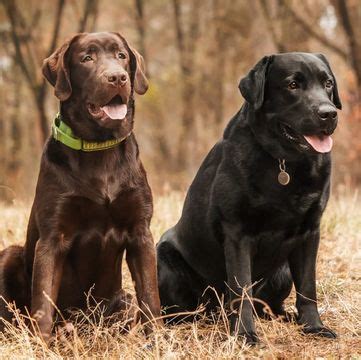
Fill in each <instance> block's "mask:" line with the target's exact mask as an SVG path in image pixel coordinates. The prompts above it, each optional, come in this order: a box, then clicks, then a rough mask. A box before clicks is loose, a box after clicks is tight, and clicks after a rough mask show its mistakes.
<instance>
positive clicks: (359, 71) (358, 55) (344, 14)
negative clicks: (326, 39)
mask: <svg viewBox="0 0 361 360" xmlns="http://www.w3.org/2000/svg"><path fill="white" fill-rule="evenodd" d="M332 3H333V5H334V7H335V9H336V13H337V15H338V19H339V22H340V24H341V25H342V28H343V30H344V33H345V35H346V39H347V45H348V54H349V56H350V60H351V66H352V68H353V70H354V72H355V76H356V80H357V85H358V96H360V90H361V42H360V41H359V40H358V36H357V34H356V32H355V27H356V26H360V24H359V23H358V24H357V25H356V24H353V23H352V20H351V16H350V12H352V11H353V10H352V9H351V6H348V5H347V2H346V0H333V1H332ZM354 6H355V9H354V11H357V10H358V13H360V12H361V6H360V3H359V2H358V3H355V5H354ZM357 6H358V9H356V7H357Z"/></svg>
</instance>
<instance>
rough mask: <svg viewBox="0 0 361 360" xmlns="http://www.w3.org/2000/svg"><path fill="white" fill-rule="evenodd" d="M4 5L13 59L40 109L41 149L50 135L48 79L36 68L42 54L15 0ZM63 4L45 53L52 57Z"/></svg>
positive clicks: (57, 10) (38, 127) (3, 1)
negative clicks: (39, 52) (12, 46)
mask: <svg viewBox="0 0 361 360" xmlns="http://www.w3.org/2000/svg"><path fill="white" fill-rule="evenodd" d="M2 4H3V6H4V8H5V12H6V15H7V18H8V20H9V22H10V36H11V40H12V42H13V45H14V48H15V54H14V60H15V62H16V63H17V64H18V65H19V67H20V69H21V71H22V73H23V77H24V78H25V80H26V82H27V84H28V86H29V89H30V91H31V94H32V96H33V99H34V103H35V105H36V109H37V112H38V122H37V132H38V143H39V147H40V148H41V147H42V144H44V142H45V140H46V139H47V137H48V136H49V126H48V122H47V117H46V112H45V102H46V95H47V91H46V82H45V79H43V78H42V77H39V75H38V71H37V68H38V67H39V66H40V64H39V60H41V59H39V58H38V56H39V54H38V53H37V45H38V44H36V40H35V39H34V38H33V37H32V34H31V31H32V30H33V29H32V27H31V26H28V25H27V24H26V21H25V18H24V16H23V14H22V13H21V11H20V9H19V8H18V7H17V5H16V2H15V1H12V0H2ZM64 5H65V0H58V3H57V7H56V13H55V21H54V27H53V31H52V37H51V42H50V45H49V47H48V49H47V51H46V56H49V55H50V54H51V53H52V52H53V51H54V50H55V47H56V44H57V39H58V37H59V31H60V25H61V19H62V15H63V9H64ZM29 32H30V33H29Z"/></svg>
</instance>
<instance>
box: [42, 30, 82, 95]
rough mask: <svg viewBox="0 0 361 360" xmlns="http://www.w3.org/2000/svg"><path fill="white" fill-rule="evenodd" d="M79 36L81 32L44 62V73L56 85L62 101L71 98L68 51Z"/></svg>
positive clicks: (56, 92) (57, 93)
mask: <svg viewBox="0 0 361 360" xmlns="http://www.w3.org/2000/svg"><path fill="white" fill-rule="evenodd" d="M78 36H79V34H78V35H75V36H74V37H73V38H72V39H70V40H68V41H66V42H65V43H64V44H63V45H62V46H60V47H59V48H58V49H57V50H55V52H53V53H52V54H51V55H50V56H49V57H48V58H47V59H45V60H44V62H43V67H42V72H43V75H44V77H45V78H46V79H47V80H48V81H49V83H50V84H51V85H53V86H54V88H55V90H54V93H55V96H56V97H57V98H58V99H59V100H60V101H65V100H67V99H69V97H70V95H71V92H72V88H71V82H70V72H69V60H70V59H69V56H68V55H69V54H68V52H69V48H70V45H71V44H72V42H73V41H74V40H75V39H76V38H77V37H78Z"/></svg>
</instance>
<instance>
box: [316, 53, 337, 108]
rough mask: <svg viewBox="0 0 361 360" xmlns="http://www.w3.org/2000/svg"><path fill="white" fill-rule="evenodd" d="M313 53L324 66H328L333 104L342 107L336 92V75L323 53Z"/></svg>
mask: <svg viewBox="0 0 361 360" xmlns="http://www.w3.org/2000/svg"><path fill="white" fill-rule="evenodd" d="M314 55H316V56H317V57H318V58H319V59H321V60H322V61H323V62H324V63H325V64H326V66H327V67H328V70H329V71H330V72H331V75H332V77H333V90H332V102H333V103H334V105H335V106H336V108H337V109H339V110H341V109H342V104H341V99H340V96H339V94H338V88H337V82H336V77H335V75H334V74H333V71H332V69H331V66H330V63H329V62H328V60H327V58H326V56H325V55H323V54H314Z"/></svg>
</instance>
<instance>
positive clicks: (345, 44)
mask: <svg viewBox="0 0 361 360" xmlns="http://www.w3.org/2000/svg"><path fill="white" fill-rule="evenodd" d="M107 30H109V31H119V32H120V33H121V34H123V35H124V36H125V37H126V38H127V39H128V40H129V42H130V43H131V44H132V45H133V46H134V47H135V48H137V49H138V50H139V52H140V53H141V54H142V55H143V56H144V58H145V61H146V65H147V75H148V77H149V79H150V83H151V86H150V89H149V91H148V92H147V93H146V94H145V95H144V96H142V97H140V96H138V98H137V101H136V105H137V110H136V118H135V119H136V135H137V138H138V142H139V144H140V148H141V156H142V159H143V162H144V163H145V167H146V169H147V170H148V174H149V178H150V182H151V185H152V186H153V189H154V190H155V191H157V192H164V191H165V190H170V189H185V188H187V186H188V185H189V184H190V181H191V179H192V178H193V176H194V174H195V172H196V170H197V168H198V167H199V165H200V163H201V161H202V159H203V158H204V156H205V155H206V154H207V152H208V151H209V149H210V148H211V146H212V145H213V144H214V143H215V142H216V141H217V140H218V139H219V138H220V137H221V136H222V131H223V128H224V127H225V125H226V123H227V122H228V121H229V119H230V117H231V116H232V115H233V114H234V113H235V112H236V111H237V110H238V109H239V108H240V106H241V104H242V102H243V99H242V97H241V95H240V93H239V91H238V88H237V87H238V82H239V79H240V78H241V77H242V76H244V75H245V74H246V73H247V72H248V70H249V69H250V68H251V67H252V66H253V65H254V64H255V63H256V62H257V61H258V59H259V58H260V57H262V56H263V55H265V54H271V53H275V52H286V51H310V52H322V53H324V54H325V55H326V56H327V57H328V59H329V61H330V63H331V65H332V68H333V70H334V72H335V75H336V77H337V80H338V86H339V89H340V94H341V99H342V102H343V110H342V112H340V114H339V118H340V122H339V127H338V129H337V131H336V134H335V137H334V139H335V147H334V151H333V155H334V163H335V164H334V172H333V180H334V181H333V184H334V187H336V188H337V189H338V190H340V189H341V190H342V189H349V188H353V187H358V186H359V184H360V183H361V141H360V136H361V126H360V125H361V105H360V104H361V103H360V90H361V40H360V39H361V1H360V0H314V1H312V0H303V1H292V0H254V1H247V0H203V1H201V0H192V1H191V0H183V1H180V0H168V1H166V0H151V1H150V0H148V1H144V0H123V1H120V0H112V1H106V0H83V1H75V0H53V1H45V0H44V1H41V0H1V1H0V43H1V47H0V199H1V200H5V201H12V200H14V199H15V198H22V199H26V198H32V196H33V189H34V186H35V182H36V178H37V173H38V166H39V158H40V155H41V151H42V146H43V144H44V141H45V139H46V138H47V137H48V136H49V130H50V124H51V121H52V119H53V117H54V115H55V113H56V111H57V107H58V105H57V101H56V99H55V96H53V89H52V88H51V86H50V85H48V84H47V83H46V82H45V80H44V79H43V77H42V75H41V64H42V60H43V59H44V58H45V57H47V56H48V55H49V54H51V53H52V52H53V51H54V49H56V48H57V47H58V46H59V45H61V44H62V43H63V41H64V40H65V39H67V38H68V37H70V36H71V35H72V34H74V33H76V32H82V31H107Z"/></svg>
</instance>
